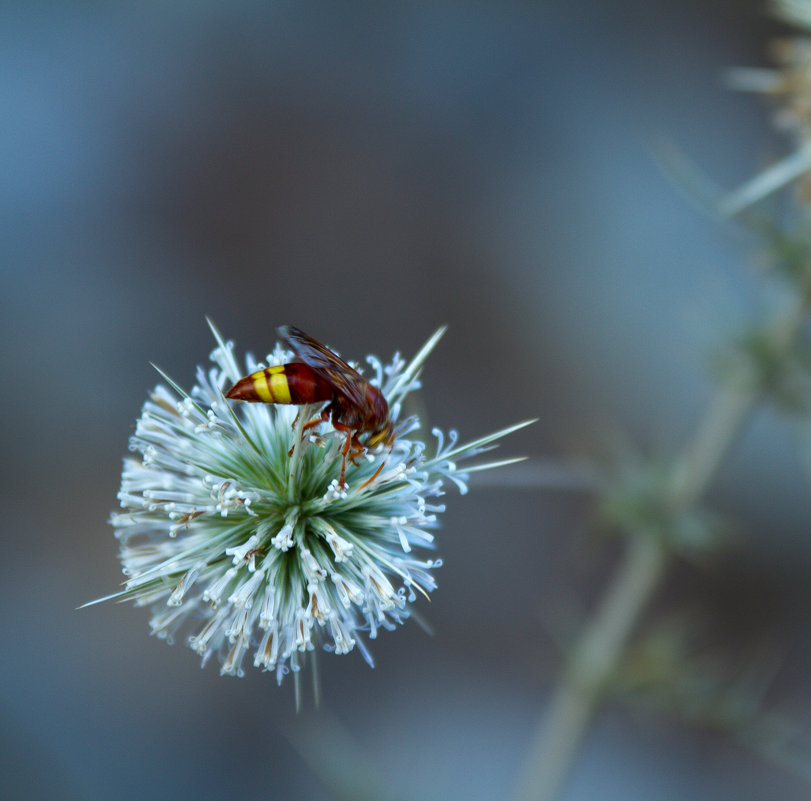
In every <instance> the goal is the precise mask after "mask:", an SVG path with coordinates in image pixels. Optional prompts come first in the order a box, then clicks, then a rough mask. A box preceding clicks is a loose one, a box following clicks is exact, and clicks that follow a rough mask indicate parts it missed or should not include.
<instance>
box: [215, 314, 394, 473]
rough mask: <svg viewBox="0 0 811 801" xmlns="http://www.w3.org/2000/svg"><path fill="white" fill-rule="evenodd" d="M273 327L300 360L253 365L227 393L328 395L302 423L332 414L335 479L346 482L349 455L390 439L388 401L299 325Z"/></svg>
mask: <svg viewBox="0 0 811 801" xmlns="http://www.w3.org/2000/svg"><path fill="white" fill-rule="evenodd" d="M277 333H278V334H279V336H280V337H281V339H282V340H283V341H284V342H285V343H286V344H287V345H289V346H290V349H291V350H292V351H293V352H294V353H295V354H296V356H298V358H299V359H301V361H298V362H289V363H288V364H279V365H275V366H273V367H266V368H265V369H264V370H257V371H256V372H255V373H251V374H250V375H249V376H246V377H245V378H241V379H240V380H239V381H237V383H236V384H234V386H233V387H231V389H229V390H228V392H226V393H225V397H226V398H230V399H231V400H242V401H252V402H259V403H292V404H305V403H320V402H322V401H329V403H328V404H327V405H326V406H325V407H324V409H323V410H322V411H321V414H320V415H318V416H317V417H315V418H313V419H312V420H310V421H309V422H308V423H305V425H304V430H305V431H306V430H307V429H309V428H312V427H313V426H316V425H318V424H319V423H322V422H326V421H327V420H329V419H330V416H332V425H333V426H334V427H335V428H336V429H337V430H338V431H345V432H346V442H345V443H344V447H343V449H342V451H341V454H342V456H343V461H342V463H341V477H340V480H339V483H340V486H341V487H344V486H345V485H346V482H345V480H344V479H345V477H346V459H347V456H348V457H349V458H350V460H354V459H355V457H357V456H359V455H360V454H361V453H363V451H364V450H365V449H366V448H373V447H375V446H376V445H381V444H383V445H389V444H391V442H392V441H393V439H394V426H393V425H392V421H391V418H390V417H389V405H388V403H387V402H386V399H385V398H384V397H383V393H382V392H381V391H380V390H379V389H378V388H377V387H375V386H373V385H372V384H371V383H369V382H368V381H367V380H366V379H365V378H364V377H363V376H362V375H361V374H360V373H359V372H358V371H357V370H354V369H353V368H351V367H350V366H349V365H348V364H347V363H346V362H345V361H344V360H343V359H341V358H339V357H338V356H337V355H336V354H334V353H333V352H332V351H331V350H330V349H329V348H327V347H325V346H324V345H322V344H321V343H320V342H318V340H316V339H313V338H312V337H311V336H309V335H308V334H305V333H304V331H302V330H301V329H299V328H294V327H293V326H291V325H283V326H280V327H279V328H278V329H277ZM361 434H368V435H369V436H368V437H367V438H366V443H365V444H363V443H361V442H360V440H359V439H358V437H359V436H360V435H361Z"/></svg>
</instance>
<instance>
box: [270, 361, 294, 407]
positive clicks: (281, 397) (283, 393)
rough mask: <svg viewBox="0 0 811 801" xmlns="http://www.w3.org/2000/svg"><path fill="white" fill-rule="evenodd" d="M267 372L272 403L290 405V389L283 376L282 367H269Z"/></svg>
mask: <svg viewBox="0 0 811 801" xmlns="http://www.w3.org/2000/svg"><path fill="white" fill-rule="evenodd" d="M267 372H268V373H270V394H271V395H273V401H274V403H290V387H289V386H288V384H287V377H286V376H285V374H284V365H281V366H279V367H271V368H270V369H269V370H268V371H267Z"/></svg>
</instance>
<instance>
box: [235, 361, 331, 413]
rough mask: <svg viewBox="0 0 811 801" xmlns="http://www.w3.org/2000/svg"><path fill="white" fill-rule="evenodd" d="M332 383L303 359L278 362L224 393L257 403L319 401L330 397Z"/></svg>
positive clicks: (258, 371) (243, 379) (244, 379)
mask: <svg viewBox="0 0 811 801" xmlns="http://www.w3.org/2000/svg"><path fill="white" fill-rule="evenodd" d="M333 394H334V391H333V388H332V386H331V385H330V384H329V383H328V382H327V381H325V380H324V379H323V378H321V376H320V375H318V373H316V372H315V371H314V370H313V369H312V367H310V366H309V365H306V364H304V363H303V362H290V363H289V364H278V365H276V366H274V367H267V368H265V369H264V370H257V371H256V372H255V373H251V374H250V375H249V376H245V378H241V379H240V380H239V381H237V383H236V384H234V386H233V387H231V389H229V390H228V392H227V393H226V394H225V397H226V398H230V399H231V400H241V401H254V402H258V403H293V404H303V403H319V402H320V401H326V400H332V397H333Z"/></svg>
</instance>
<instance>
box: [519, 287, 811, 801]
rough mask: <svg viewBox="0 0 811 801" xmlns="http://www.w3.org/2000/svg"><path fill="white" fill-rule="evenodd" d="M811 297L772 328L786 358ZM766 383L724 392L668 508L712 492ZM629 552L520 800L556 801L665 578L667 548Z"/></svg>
mask: <svg viewBox="0 0 811 801" xmlns="http://www.w3.org/2000/svg"><path fill="white" fill-rule="evenodd" d="M810 303H811V291H809V288H808V287H807V286H806V287H803V291H801V292H800V293H799V297H798V298H797V300H796V302H795V304H794V305H793V306H792V307H791V308H790V309H788V310H787V312H786V313H785V314H783V315H781V316H779V317H778V318H777V319H776V320H775V321H774V324H773V326H772V327H771V329H770V333H771V336H772V342H773V344H774V346H775V351H776V352H778V353H780V354H785V353H787V352H788V351H789V350H790V349H791V348H792V347H793V345H794V343H795V342H796V340H797V338H798V336H799V334H800V332H801V330H802V327H803V323H804V321H805V319H806V317H807V315H808V309H809V304H810ZM763 394H764V385H763V383H762V382H760V381H758V380H755V379H753V380H750V381H748V382H745V383H742V384H740V385H738V386H735V387H724V388H722V389H721V390H719V392H718V394H717V395H716V397H715V398H714V400H713V401H712V402H711V404H710V406H709V408H708V410H707V412H706V414H705V417H704V418H703V420H702V421H701V423H700V424H699V426H698V428H697V430H696V433H695V435H694V437H693V438H692V439H691V440H690V441H689V442H688V443H687V445H686V447H685V448H684V450H683V451H682V453H681V454H680V456H679V457H678V458H677V459H676V461H675V463H674V472H673V474H672V480H671V482H670V484H669V486H668V488H667V490H666V493H667V494H666V497H665V500H666V503H667V505H668V507H669V508H670V509H671V510H672V511H673V512H674V513H678V512H683V511H685V510H687V509H689V508H690V507H692V506H693V505H694V504H695V503H696V502H697V501H698V500H699V498H700V497H701V496H702V494H703V493H704V492H705V491H706V489H707V487H708V486H709V484H710V483H711V481H712V479H713V477H714V476H715V474H716V472H717V471H718V468H719V466H720V464H721V461H722V460H723V458H724V456H725V455H726V453H727V451H728V450H729V448H730V447H731V446H732V445H733V444H734V442H735V441H736V439H737V437H738V434H739V432H740V430H741V428H742V427H743V425H744V424H745V423H746V421H747V419H748V418H749V416H750V414H751V413H752V411H753V410H754V409H755V407H756V406H757V404H758V403H759V402H760V400H761V399H762V396H763ZM626 535H627V536H626V551H625V554H624V556H623V559H622V562H621V563H620V565H619V567H618V569H617V571H616V574H615V575H614V577H613V579H612V581H611V583H610V584H609V586H608V589H607V590H606V592H605V595H604V597H603V599H602V601H601V603H600V605H599V607H598V609H597V611H596V613H595V614H594V616H593V618H592V619H591V620H590V621H589V623H588V624H587V625H586V627H585V629H584V630H583V632H582V634H581V636H580V639H579V641H578V643H577V644H576V646H575V649H574V651H573V654H572V657H571V661H570V663H569V666H568V668H567V669H566V671H565V672H564V674H563V677H562V680H561V683H560V685H559V687H558V688H557V690H556V691H555V692H554V694H553V696H552V698H551V701H550V703H549V706H548V709H547V711H546V714H545V716H544V718H543V719H542V721H541V724H540V726H539V728H538V730H537V732H536V734H535V736H534V738H533V740H532V743H531V745H530V752H529V758H528V760H527V763H526V768H525V771H524V775H523V777H522V780H521V783H520V785H519V788H518V791H517V793H516V794H515V801H552V799H554V798H557V797H558V794H559V792H560V790H561V788H562V786H563V784H564V782H565V780H566V778H567V776H568V775H569V772H570V770H571V768H572V765H573V763H574V760H575V759H576V757H577V754H578V751H579V749H580V746H581V744H582V742H583V740H584V738H585V736H586V732H587V730H588V727H589V725H590V723H591V721H592V719H593V717H594V715H595V713H596V711H597V708H598V707H599V704H600V702H601V699H602V693H603V689H604V687H605V685H606V683H607V682H608V680H609V679H610V678H611V677H612V675H613V674H614V672H615V671H616V669H617V666H618V664H619V663H620V660H621V658H622V655H623V652H624V650H625V647H626V645H627V644H628V641H629V640H630V637H631V635H632V634H633V632H634V629H635V628H636V625H637V623H638V622H639V619H640V617H641V616H642V614H643V612H644V611H645V609H646V607H647V605H648V603H649V601H650V600H651V598H652V597H653V595H654V593H655V591H656V589H657V588H658V586H659V584H660V583H661V581H662V579H663V577H664V576H665V574H666V571H667V567H668V564H669V560H670V554H669V551H668V550H667V543H666V542H664V541H663V540H661V539H659V538H656V537H653V536H650V534H649V533H648V532H646V531H644V530H628V531H627V532H626Z"/></svg>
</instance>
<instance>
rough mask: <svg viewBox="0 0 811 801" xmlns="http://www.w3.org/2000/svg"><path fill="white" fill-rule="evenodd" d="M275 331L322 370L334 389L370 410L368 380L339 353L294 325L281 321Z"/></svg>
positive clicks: (298, 353) (321, 372) (310, 363)
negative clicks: (283, 323) (367, 395)
mask: <svg viewBox="0 0 811 801" xmlns="http://www.w3.org/2000/svg"><path fill="white" fill-rule="evenodd" d="M276 333H278V335H279V336H280V337H281V338H282V339H283V340H284V341H285V342H286V343H287V344H288V345H289V346H290V348H291V349H292V351H293V352H294V353H295V354H296V356H298V357H299V359H301V361H303V362H304V363H305V364H307V365H309V366H310V367H312V368H313V370H315V371H316V372H318V373H320V374H321V375H322V376H323V377H324V378H325V379H326V380H327V381H329V383H330V384H331V385H332V387H333V389H334V390H335V391H336V392H338V393H340V394H341V395H343V396H344V397H345V398H346V399H347V400H348V401H350V402H351V403H353V404H354V405H355V406H359V407H360V408H361V409H366V410H370V405H369V401H368V400H367V397H366V387H367V385H368V383H369V382H368V381H367V380H366V379H365V378H364V377H363V376H362V375H361V374H360V373H359V372H358V371H357V370H355V369H353V368H352V367H350V366H349V365H348V364H347V363H346V362H345V361H344V360H343V359H341V358H340V357H339V356H338V355H337V354H335V353H333V352H332V351H331V350H330V349H329V348H327V347H325V346H324V345H322V344H321V343H320V342H319V341H318V340H317V339H313V337H311V336H310V335H309V334H305V333H304V331H302V330H301V329H300V328H296V327H294V326H292V325H281V326H279V327H278V328H277V329H276Z"/></svg>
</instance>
